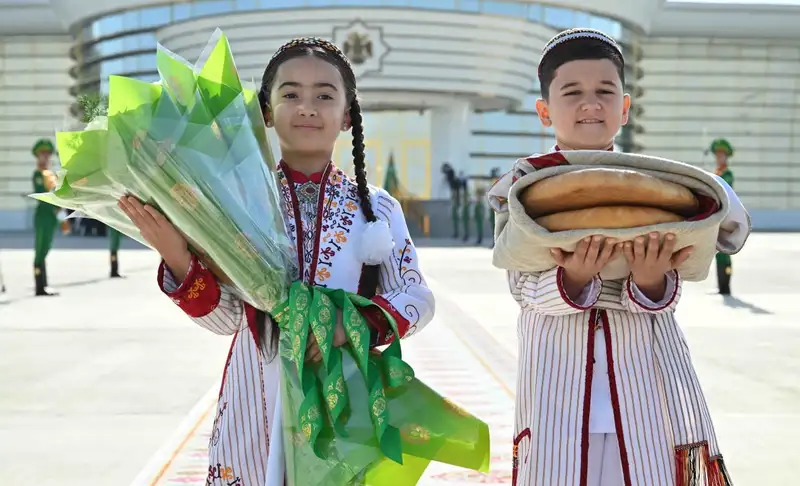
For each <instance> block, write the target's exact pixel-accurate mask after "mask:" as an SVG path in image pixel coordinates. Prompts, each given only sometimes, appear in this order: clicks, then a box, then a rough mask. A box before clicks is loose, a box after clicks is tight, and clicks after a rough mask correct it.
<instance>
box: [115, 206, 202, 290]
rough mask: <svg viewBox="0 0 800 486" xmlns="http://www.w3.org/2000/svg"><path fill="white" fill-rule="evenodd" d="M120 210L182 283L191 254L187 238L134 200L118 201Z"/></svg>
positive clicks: (153, 210)
mask: <svg viewBox="0 0 800 486" xmlns="http://www.w3.org/2000/svg"><path fill="white" fill-rule="evenodd" d="M119 207H120V209H122V211H123V212H125V214H126V215H127V216H128V217H129V218H130V219H131V221H132V222H133V224H134V225H136V227H137V228H138V229H139V232H141V234H142V237H143V238H144V239H145V240H146V241H147V242H148V243H149V244H150V245H151V246H152V247H153V248H155V250H156V251H157V252H158V253H159V254H160V255H161V258H163V259H164V263H166V265H167V267H169V269H170V271H171V272H172V274H173V275H174V276H175V278H176V279H177V280H178V281H179V282H182V281H183V279H185V278H186V274H187V273H188V272H189V265H190V264H191V263H192V254H191V253H190V252H189V245H188V243H187V242H186V238H184V237H183V235H181V233H180V232H179V231H178V229H177V228H175V226H173V225H172V223H170V222H169V221H168V220H167V218H165V217H164V215H163V214H161V213H160V212H158V210H156V209H155V208H154V207H152V206H149V205H145V204H142V203H140V202H139V200H138V199H136V198H135V197H132V196H126V197H123V198H121V199H120V200H119Z"/></svg>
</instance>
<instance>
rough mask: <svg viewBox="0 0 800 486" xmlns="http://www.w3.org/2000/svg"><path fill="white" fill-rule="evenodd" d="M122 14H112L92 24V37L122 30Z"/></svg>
mask: <svg viewBox="0 0 800 486" xmlns="http://www.w3.org/2000/svg"><path fill="white" fill-rule="evenodd" d="M123 28H124V27H123V22H122V15H121V14H120V15H112V16H110V17H106V18H103V19H100V20H98V21H96V22H95V23H94V24H92V37H94V38H97V37H103V36H106V35H110V34H114V33H116V32H119V31H121V30H123Z"/></svg>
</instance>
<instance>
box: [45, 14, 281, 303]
mask: <svg viewBox="0 0 800 486" xmlns="http://www.w3.org/2000/svg"><path fill="white" fill-rule="evenodd" d="M156 56H157V65H158V70H159V74H160V78H161V79H160V81H159V82H158V83H146V82H142V81H138V80H134V79H130V78H125V77H121V76H111V77H110V78H109V97H108V116H107V118H106V119H105V120H103V123H99V124H96V125H98V126H95V127H93V129H87V130H84V131H81V132H68V133H58V134H57V136H56V141H57V145H58V150H59V153H60V156H61V160H62V171H61V172H60V173H59V184H58V186H57V188H56V189H55V190H54V191H53V192H51V193H46V194H34V195H32V197H34V198H36V199H39V200H43V201H47V202H49V203H51V204H54V205H56V206H60V207H66V208H70V209H75V210H77V211H79V212H80V213H82V214H84V215H86V216H88V217H91V218H95V219H98V220H100V221H102V222H104V223H106V224H108V225H109V226H111V227H113V228H115V229H117V230H119V231H120V232H122V233H123V234H126V235H128V236H130V237H132V238H134V239H136V240H138V241H140V242H142V243H145V244H147V243H146V242H145V241H144V238H142V236H141V234H139V231H138V229H137V228H136V227H135V226H134V225H133V224H132V223H131V222H130V220H129V219H128V217H127V216H126V215H125V213H124V212H122V210H120V209H119V208H118V207H117V201H118V200H119V198H120V197H122V196H124V195H126V194H129V195H133V196H136V197H137V198H138V199H140V200H141V201H143V202H144V203H147V204H151V205H153V206H154V207H156V208H157V209H159V210H160V211H161V212H162V213H163V214H164V215H166V216H167V218H168V219H169V220H170V221H171V222H172V223H173V224H174V225H175V226H176V227H177V228H178V229H179V230H180V231H181V232H182V233H183V234H184V235H185V236H186V238H187V240H188V241H189V242H190V244H191V246H192V248H193V250H194V251H195V253H197V254H198V255H199V256H200V257H201V259H203V261H204V262H206V263H207V264H209V265H210V266H211V268H212V270H214V271H215V273H216V274H217V276H218V277H219V278H220V279H221V280H222V281H223V282H224V283H227V284H231V285H232V286H233V288H234V289H235V290H237V291H238V294H239V295H240V296H241V297H242V298H243V299H244V300H245V301H247V302H249V303H250V304H252V305H253V306H255V307H257V308H259V309H262V310H265V311H270V310H271V309H273V308H274V307H275V306H276V305H278V304H279V303H280V302H282V301H284V300H285V299H286V298H287V296H288V293H287V292H288V290H287V289H288V285H289V283H290V282H291V278H292V276H293V275H294V274H295V273H296V270H295V266H296V264H295V253H294V251H293V246H292V243H291V240H290V239H289V238H288V236H287V233H286V228H285V224H284V220H283V216H282V214H283V211H282V208H281V204H282V202H281V198H280V195H279V186H278V183H277V178H276V171H275V161H274V160H273V157H272V150H271V148H270V146H269V142H268V138H267V135H266V130H265V127H264V123H263V118H262V114H261V108H260V106H259V103H258V97H257V94H256V91H255V90H254V89H248V88H245V87H244V86H243V84H242V82H241V81H240V79H239V76H238V73H237V71H236V67H235V65H234V62H233V57H232V56H231V52H230V46H229V44H228V41H227V39H226V37H225V36H224V35H223V34H222V33H221V32H220V31H219V30H217V31H216V32H215V33H214V35H213V37H212V39H211V41H210V42H209V45H208V47H207V48H206V50H205V51H204V53H203V54H202V55H201V57H200V58H201V59H202V60H203V62H202V63H200V64H199V65H198V66H196V67H194V66H192V65H190V64H189V63H187V62H186V61H185V60H183V59H181V58H179V57H178V56H176V55H174V54H173V53H171V52H169V51H168V50H167V49H165V48H164V47H162V46H159V47H158V51H157V54H156Z"/></svg>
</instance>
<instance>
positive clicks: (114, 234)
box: [107, 226, 122, 278]
mask: <svg viewBox="0 0 800 486" xmlns="http://www.w3.org/2000/svg"><path fill="white" fill-rule="evenodd" d="M107 231H108V249H109V251H110V252H111V278H122V275H120V274H119V261H118V260H117V252H118V251H119V239H120V232H119V231H117V230H115V229H114V228H112V227H111V226H109V227H108V230H107Z"/></svg>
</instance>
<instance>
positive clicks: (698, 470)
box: [675, 443, 707, 486]
mask: <svg viewBox="0 0 800 486" xmlns="http://www.w3.org/2000/svg"><path fill="white" fill-rule="evenodd" d="M705 447H706V445H705V443H697V444H690V445H687V446H681V447H679V448H677V449H676V450H675V486H706V485H705V482H704V481H703V478H704V476H705V474H703V473H704V472H705V465H706V457H707V455H706V453H705Z"/></svg>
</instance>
